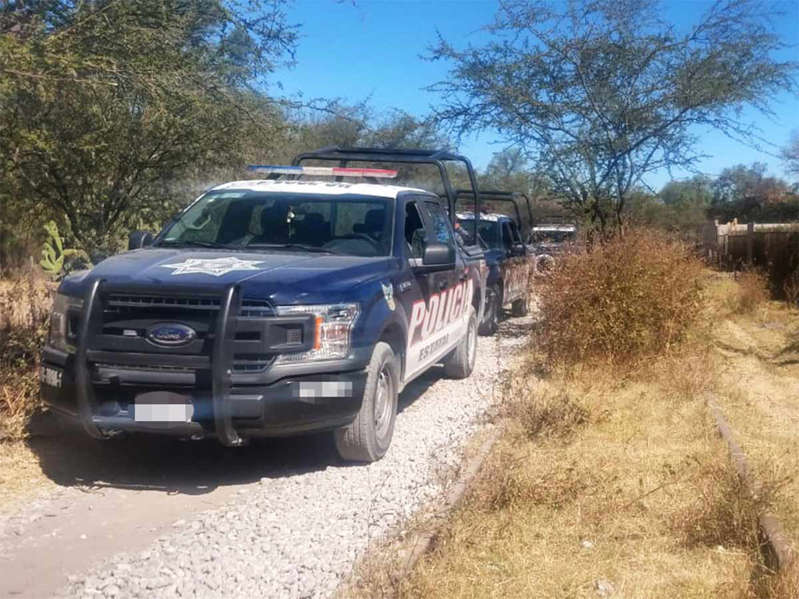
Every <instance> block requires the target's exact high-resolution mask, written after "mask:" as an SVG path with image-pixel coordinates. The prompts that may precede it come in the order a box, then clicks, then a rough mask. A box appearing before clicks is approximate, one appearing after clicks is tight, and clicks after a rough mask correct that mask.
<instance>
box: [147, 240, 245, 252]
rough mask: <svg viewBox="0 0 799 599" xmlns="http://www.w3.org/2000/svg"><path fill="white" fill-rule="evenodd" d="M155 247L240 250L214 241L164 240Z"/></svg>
mask: <svg viewBox="0 0 799 599" xmlns="http://www.w3.org/2000/svg"><path fill="white" fill-rule="evenodd" d="M157 247H199V248H213V249H222V250H240V249H242V248H241V246H240V245H230V244H227V243H216V242H214V241H179V240H177V239H175V240H164V241H162V242H161V243H159V244H158V246H157Z"/></svg>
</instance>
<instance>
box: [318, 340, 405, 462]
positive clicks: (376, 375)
mask: <svg viewBox="0 0 799 599" xmlns="http://www.w3.org/2000/svg"><path fill="white" fill-rule="evenodd" d="M398 374H399V373H398V370H397V360H396V357H395V356H394V351H393V350H392V349H391V346H390V345H388V343H384V342H382V341H380V342H379V343H378V344H377V345H375V349H374V351H373V352H372V359H371V360H370V361H369V366H368V367H367V375H366V386H365V387H364V392H363V402H361V409H360V411H359V412H358V415H357V416H356V417H355V420H353V421H352V422H351V423H350V424H348V425H347V426H344V427H341V428H339V429H336V430H335V431H334V433H333V437H334V440H335V443H336V451H337V452H338V455H339V456H341V458H342V459H344V460H347V461H352V462H376V461H377V460H379V459H380V458H382V457H383V456H384V455H385V454H386V451H388V448H389V446H390V445H391V437H392V436H393V435H394V421H395V419H396V417H397V387H398V382H399V376H398Z"/></svg>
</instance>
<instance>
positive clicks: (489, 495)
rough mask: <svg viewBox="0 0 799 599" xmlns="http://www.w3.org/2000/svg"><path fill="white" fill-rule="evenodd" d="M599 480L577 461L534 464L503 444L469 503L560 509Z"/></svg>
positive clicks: (484, 507)
mask: <svg viewBox="0 0 799 599" xmlns="http://www.w3.org/2000/svg"><path fill="white" fill-rule="evenodd" d="M596 484H597V483H596V481H595V480H594V477H593V476H592V473H591V472H589V471H587V470H585V469H584V468H581V467H580V466H579V465H578V464H576V463H572V464H570V465H569V466H568V467H566V468H564V467H562V465H558V466H556V467H550V468H547V469H543V468H537V467H532V466H531V460H530V456H528V455H520V454H519V453H518V452H514V451H513V450H512V449H510V448H508V447H503V448H501V449H500V450H499V451H495V452H494V453H492V454H491V456H490V457H489V458H488V459H487V460H486V463H485V464H484V465H483V468H482V470H481V473H480V476H479V478H478V479H477V481H475V484H474V487H473V489H472V492H471V493H470V495H469V506H470V507H472V508H476V509H478V510H481V511H485V512H497V511H501V510H506V509H512V508H519V507H524V506H529V505H540V506H546V507H549V508H552V509H561V508H563V507H565V506H567V505H569V504H571V503H572V502H574V501H575V500H576V499H578V498H579V497H580V496H581V495H583V494H585V493H586V491H588V490H589V489H591V488H593V487H594V486H596Z"/></svg>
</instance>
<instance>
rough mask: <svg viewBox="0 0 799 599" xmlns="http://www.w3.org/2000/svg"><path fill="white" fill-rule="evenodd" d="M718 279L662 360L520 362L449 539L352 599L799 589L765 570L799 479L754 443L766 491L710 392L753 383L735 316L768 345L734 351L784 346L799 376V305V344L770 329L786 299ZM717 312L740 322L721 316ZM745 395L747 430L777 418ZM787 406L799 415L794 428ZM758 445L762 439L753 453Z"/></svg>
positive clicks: (781, 594) (366, 582)
mask: <svg viewBox="0 0 799 599" xmlns="http://www.w3.org/2000/svg"><path fill="white" fill-rule="evenodd" d="M702 277H703V278H704V279H705V280H704V282H703V284H702V286H703V287H704V288H706V292H705V293H703V301H704V305H703V308H702V310H701V313H700V315H698V316H697V317H696V318H695V319H693V326H692V328H691V329H690V330H689V331H687V332H686V335H684V338H685V339H687V341H685V342H683V343H682V344H679V345H673V344H672V345H670V346H669V348H668V350H667V351H665V349H666V348H663V349H664V351H662V352H661V353H660V354H659V355H658V356H657V358H656V359H651V360H632V361H631V364H630V365H626V366H625V367H624V368H607V367H606V364H601V363H594V364H590V363H589V364H586V363H581V364H573V365H572V366H571V367H569V368H563V367H560V368H557V367H555V368H550V369H549V370H548V371H547V376H546V378H545V379H538V378H536V376H535V375H534V374H533V373H534V372H536V371H537V370H536V368H535V366H536V365H537V363H538V362H537V361H536V359H535V358H534V357H531V358H528V359H527V360H523V361H522V362H521V363H520V364H518V365H517V366H516V368H515V369H514V370H513V372H511V375H510V378H509V381H508V382H506V385H505V386H504V389H503V397H504V404H503V406H502V415H503V416H505V417H506V419H508V420H510V422H509V426H508V431H507V433H506V434H505V435H504V437H503V439H502V440H501V442H500V443H499V444H498V446H497V447H496V448H495V450H494V452H493V453H492V455H491V456H490V457H489V458H488V460H487V461H486V463H485V465H484V468H483V470H482V472H481V475H480V477H479V478H478V480H477V481H476V482H475V484H474V485H473V486H472V488H471V489H470V492H469V495H468V498H467V500H466V501H465V503H464V504H463V506H462V507H461V508H460V509H459V510H458V511H457V512H456V514H455V515H454V517H453V518H452V519H451V521H450V522H449V524H448V526H447V527H446V529H445V530H444V531H443V533H442V534H441V536H440V537H439V538H438V540H437V543H436V545H435V548H434V550H433V551H432V552H431V553H430V554H429V555H427V556H426V557H425V558H424V559H423V560H422V561H421V562H420V563H419V564H418V565H417V567H416V568H415V569H414V570H413V571H412V572H411V574H410V575H409V576H407V577H402V576H398V575H397V574H396V572H393V573H392V571H391V568H392V566H391V565H390V564H391V562H390V560H389V561H388V562H383V563H382V566H380V565H377V566H376V565H375V561H374V560H372V562H371V566H370V568H371V569H370V571H369V573H368V574H366V575H364V576H362V577H361V579H360V580H361V584H360V585H359V586H358V587H357V588H356V589H355V591H354V592H352V593H351V594H352V595H354V596H361V597H367V596H401V597H427V596H435V597H503V598H505V597H597V596H618V597H641V598H643V597H646V598H657V597H664V598H665V597H669V598H671V597H696V598H700V597H702V598H704V597H706V598H710V597H713V598H715V597H730V598H749V597H752V598H755V597H758V598H760V597H769V598H774V599H776V598H786V599H787V598H788V597H797V596H799V593H797V591H799V584H798V581H799V575H797V574H796V573H795V572H793V571H791V572H786V573H782V574H780V575H779V576H774V575H773V573H772V572H771V571H769V570H768V569H767V568H766V567H765V566H764V565H763V561H762V556H761V551H760V549H761V547H760V542H761V541H760V538H759V536H758V527H757V520H758V517H759V515H760V514H761V513H762V511H763V510H764V509H766V508H768V509H769V510H772V511H775V510H776V511H777V513H778V516H780V517H786V516H788V517H791V515H792V514H799V508H797V507H796V506H793V508H792V509H793V511H791V509H789V508H788V507H787V505H786V504H793V503H795V502H793V501H791V498H792V497H796V496H798V495H799V488H796V487H795V486H794V485H795V483H794V480H793V478H791V476H787V474H788V473H786V471H785V468H783V467H782V466H780V459H779V456H780V455H782V454H779V453H778V452H777V451H775V449H774V446H773V445H772V446H770V449H769V450H768V451H766V452H763V453H762V454H758V452H757V451H756V450H754V458H755V459H753V460H752V462H753V464H754V465H755V468H754V470H755V472H756V476H757V478H758V479H759V481H760V482H761V483H763V488H762V489H761V492H760V494H759V495H758V496H757V497H752V496H751V495H750V494H749V493H748V491H747V489H746V488H745V486H744V485H743V484H742V483H741V481H740V480H739V478H738V477H737V475H736V474H735V472H734V470H733V469H732V467H731V465H730V461H729V456H728V453H727V449H726V447H725V446H724V444H723V443H722V442H721V441H720V440H719V439H718V437H717V435H716V432H715V429H714V427H713V425H712V423H711V422H710V419H709V417H708V414H707V412H706V408H705V406H704V403H703V401H702V398H703V395H704V393H706V392H707V391H709V390H713V391H715V392H716V393H718V392H719V389H720V388H721V387H724V386H728V387H730V388H732V387H735V388H737V387H739V386H740V385H741V383H742V382H743V381H742V379H741V376H740V375H741V370H737V369H731V368H727V366H728V364H726V363H725V361H724V360H722V359H720V356H719V350H717V349H715V347H714V346H713V345H712V344H710V343H709V340H710V339H711V338H712V336H713V335H714V334H717V333H718V332H719V328H721V329H722V331H729V330H730V329H728V328H725V327H726V325H727V324H728V323H730V322H732V323H735V322H739V321H745V322H748V323H750V324H751V325H752V327H754V328H756V329H757V336H758V341H757V342H753V341H752V340H750V339H748V337H747V336H746V335H743V334H742V333H740V332H738V333H737V334H736V335H727V336H728V337H732V339H731V340H730V339H728V343H729V344H731V345H733V346H736V347H737V346H738V345H742V346H743V348H742V349H741V351H736V350H729V351H728V353H731V354H732V355H734V356H738V357H739V358H740V359H741V360H749V361H753V360H754V361H760V358H759V357H758V356H757V355H755V353H756V352H753V351H752V347H751V346H756V347H758V348H759V349H758V351H759V352H760V353H764V354H766V353H767V354H769V355H775V354H777V353H779V352H780V347H782V348H783V351H782V354H781V355H782V356H783V357H786V356H787V357H788V358H789V360H793V356H794V355H795V356H796V359H795V361H793V366H790V368H795V369H797V370H796V371H795V372H799V314H797V313H796V312H795V311H790V310H788V309H787V308H785V307H782V308H781V310H782V312H780V314H781V315H782V316H784V315H786V314H793V317H792V318H794V321H795V323H796V328H793V327H789V330H790V331H791V332H790V333H789V334H788V335H789V336H791V337H792V338H793V340H794V345H793V346H790V347H791V349H789V351H787V353H786V351H784V350H785V347H788V346H789V344H787V343H786V342H785V339H783V340H782V342H781V343H776V342H773V341H772V342H770V343H766V340H767V339H770V337H771V336H772V333H773V330H774V329H773V328H769V327H766V326H764V325H767V324H769V322H770V321H769V320H768V318H773V317H774V316H773V315H772V316H769V313H768V309H771V308H770V306H771V304H769V303H766V304H760V305H759V306H758V307H756V308H754V309H752V310H751V311H750V310H744V311H743V312H742V311H741V310H740V309H739V306H740V303H739V297H740V295H741V294H748V293H749V290H744V291H741V289H740V287H741V285H742V283H741V282H740V281H735V280H734V279H732V278H730V277H728V276H723V275H718V274H712V273H705V274H704V275H702ZM747 284H748V282H747V280H746V279H745V280H744V282H743V285H747ZM730 297H733V298H734V299H733V300H730ZM712 318H715V319H716V320H717V321H718V320H722V321H723V323H724V326H722V327H719V322H715V327H713V326H710V325H711V324H713V323H712V321H711V320H710V319H712ZM764 318H766V320H763V319H764ZM778 330H781V329H778ZM794 332H795V333H796V334H794ZM786 333H787V330H786ZM650 355H651V354H650ZM736 365H738V364H737V363H736ZM772 367H773V366H772ZM783 368H784V367H783ZM743 372H746V373H747V375H748V371H747V370H744V371H743ZM772 385H782V386H783V387H784V389H783V391H782V393H783V395H784V396H785V397H786V399H787V397H788V396H790V397H792V398H795V397H797V396H799V393H798V392H799V383H798V382H797V381H794V383H793V384H791V385H789V384H787V382H786V380H784V379H779V380H772ZM768 389H769V391H773V390H774V389H773V386H769V387H768ZM732 396H733V397H734V398H735V402H737V403H739V404H741V416H742V417H743V418H747V417H748V418H749V422H748V423H747V426H752V427H753V428H755V429H757V430H759V431H761V432H763V431H765V430H766V429H765V428H764V426H763V425H764V423H763V422H762V421H759V420H758V419H757V418H752V417H753V416H756V415H758V414H757V412H754V413H753V412H752V406H751V405H749V402H750V396H749V395H748V394H746V393H742V392H740V391H739V392H737V393H735V394H733V395H732ZM794 404H795V401H794V402H793V403H792V404H791V406H790V410H791V411H790V412H788V410H789V407H788V405H787V401H786V404H785V405H783V406H782V411H781V412H779V413H778V414H776V415H775V417H774V418H772V419H770V420H768V426H769V427H774V428H777V429H778V430H779V431H780V432H779V440H780V442H781V443H785V442H786V435H787V434H788V433H789V432H790V434H791V435H793V442H794V443H795V444H794V445H789V447H788V448H783V450H784V451H785V452H791V453H792V457H791V460H789V467H788V469H789V470H790V473H791V474H792V473H793V472H796V470H797V468H798V467H799V462H798V461H797V460H799V441H798V440H797V438H798V437H799V433H797V432H796V431H797V430H798V428H797V426H796V424H798V423H799V411H797V410H799V408H795V407H794ZM769 407H770V408H773V403H772V404H770V405H769ZM764 410H765V406H764ZM744 414H747V416H744ZM780 417H781V418H786V417H787V421H786V422H783V423H782V424H781V425H778V424H777V423H776V420H777V418H780ZM759 418H761V419H762V418H765V416H764V415H763V414H760V415H759ZM733 426H734V427H735V422H733ZM772 430H773V429H772ZM751 447H753V446H752V444H751V443H746V449H747V451H749V449H750V448H751ZM750 457H752V456H750ZM760 457H762V458H763V459H759V458H760ZM796 523H799V517H797V518H796ZM387 553H388V552H387ZM378 580H379V581H380V584H379V585H373V584H372V582H374V581H378Z"/></svg>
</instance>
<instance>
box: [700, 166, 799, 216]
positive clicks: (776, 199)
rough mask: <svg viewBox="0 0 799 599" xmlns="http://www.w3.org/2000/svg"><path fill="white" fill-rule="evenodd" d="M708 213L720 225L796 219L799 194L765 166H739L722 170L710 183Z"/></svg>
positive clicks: (798, 211) (798, 212) (798, 213)
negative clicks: (720, 223)
mask: <svg viewBox="0 0 799 599" xmlns="http://www.w3.org/2000/svg"><path fill="white" fill-rule="evenodd" d="M712 192H713V197H712V201H711V205H710V206H709V208H708V214H709V215H710V216H711V217H712V218H717V219H719V220H720V221H722V222H728V221H731V220H732V219H734V218H737V219H738V220H739V221H741V222H749V221H759V222H784V221H789V220H797V219H799V194H797V193H796V192H794V191H792V190H791V188H790V186H789V185H788V184H787V183H786V182H785V181H783V180H782V179H779V178H777V177H771V176H767V175H766V166H765V165H764V164H758V163H755V164H753V165H751V166H745V165H743V164H739V165H737V166H733V167H730V168H726V169H724V170H723V171H722V172H721V173H720V174H719V176H718V177H717V178H716V180H715V181H714V182H713V184H712Z"/></svg>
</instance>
